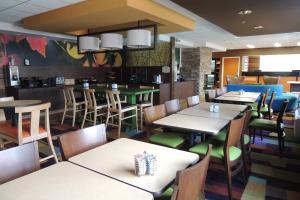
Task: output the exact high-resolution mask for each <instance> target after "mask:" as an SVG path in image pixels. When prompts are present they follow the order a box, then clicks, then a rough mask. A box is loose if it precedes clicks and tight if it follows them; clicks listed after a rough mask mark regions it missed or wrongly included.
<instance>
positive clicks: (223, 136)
mask: <svg viewBox="0 0 300 200" xmlns="http://www.w3.org/2000/svg"><path fill="white" fill-rule="evenodd" d="M227 132H228V130H227V129H224V130H222V131H220V132H219V133H218V135H217V136H215V137H213V139H214V140H218V141H225V140H226V136H227ZM243 137H244V144H245V145H246V144H249V143H250V136H249V135H247V134H243Z"/></svg>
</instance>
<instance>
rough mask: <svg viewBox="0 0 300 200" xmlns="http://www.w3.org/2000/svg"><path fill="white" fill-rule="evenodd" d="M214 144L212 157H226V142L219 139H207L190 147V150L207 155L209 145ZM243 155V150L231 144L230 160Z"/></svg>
mask: <svg viewBox="0 0 300 200" xmlns="http://www.w3.org/2000/svg"><path fill="white" fill-rule="evenodd" d="M209 144H212V145H213V148H212V152H211V157H212V158H217V159H224V145H225V142H223V141H217V140H206V141H205V142H202V143H200V144H197V145H196V146H194V147H192V148H190V149H189V151H190V152H193V153H197V154H199V155H205V153H206V152H207V149H208V145H209ZM241 155H242V150H241V149H240V148H238V147H235V146H231V147H229V158H230V161H235V160H237V159H238V158H240V157H241Z"/></svg>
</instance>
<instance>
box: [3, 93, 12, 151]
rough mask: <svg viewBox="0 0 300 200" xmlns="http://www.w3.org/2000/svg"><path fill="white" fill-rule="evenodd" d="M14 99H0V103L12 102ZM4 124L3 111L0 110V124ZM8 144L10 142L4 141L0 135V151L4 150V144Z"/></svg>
mask: <svg viewBox="0 0 300 200" xmlns="http://www.w3.org/2000/svg"><path fill="white" fill-rule="evenodd" d="M14 100H15V99H14V97H1V98H0V102H6V101H14ZM4 122H6V116H5V112H4V109H0V124H1V123H4ZM8 143H10V141H4V139H3V138H2V137H1V134H0V150H1V149H3V148H4V146H5V145H6V144H8Z"/></svg>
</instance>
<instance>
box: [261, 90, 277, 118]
mask: <svg viewBox="0 0 300 200" xmlns="http://www.w3.org/2000/svg"><path fill="white" fill-rule="evenodd" d="M275 95H276V92H275V91H273V92H272V94H271V97H270V99H269V101H268V103H267V105H266V106H265V107H267V109H264V108H265V107H263V108H262V110H261V113H262V115H263V116H268V118H269V119H270V120H271V119H272V114H273V109H272V105H273V101H274V98H275Z"/></svg>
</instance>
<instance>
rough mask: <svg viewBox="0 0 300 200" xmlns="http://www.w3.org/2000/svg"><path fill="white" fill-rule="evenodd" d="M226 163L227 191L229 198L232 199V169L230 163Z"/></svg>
mask: <svg viewBox="0 0 300 200" xmlns="http://www.w3.org/2000/svg"><path fill="white" fill-rule="evenodd" d="M225 162H226V172H227V190H228V198H229V199H232V182H231V181H232V180H231V168H230V165H229V163H227V161H225Z"/></svg>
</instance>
